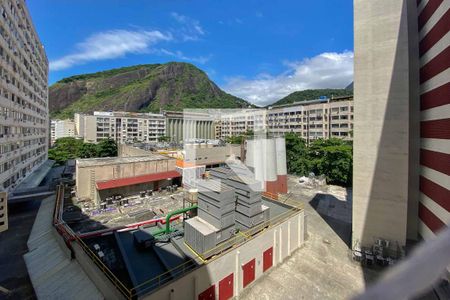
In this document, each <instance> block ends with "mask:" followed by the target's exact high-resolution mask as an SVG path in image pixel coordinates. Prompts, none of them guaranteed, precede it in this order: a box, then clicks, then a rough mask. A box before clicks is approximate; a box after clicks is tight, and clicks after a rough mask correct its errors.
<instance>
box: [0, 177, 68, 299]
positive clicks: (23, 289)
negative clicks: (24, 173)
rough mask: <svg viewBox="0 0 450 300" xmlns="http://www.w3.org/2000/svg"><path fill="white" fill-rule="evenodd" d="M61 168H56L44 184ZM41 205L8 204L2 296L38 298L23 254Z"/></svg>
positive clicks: (1, 238) (0, 256) (1, 237)
mask: <svg viewBox="0 0 450 300" xmlns="http://www.w3.org/2000/svg"><path fill="white" fill-rule="evenodd" d="M61 170H62V169H61V168H59V169H58V168H54V169H52V170H51V171H50V173H49V174H48V175H47V178H48V179H47V178H46V179H45V180H44V184H45V182H46V180H48V181H49V182H50V181H51V178H52V177H58V176H59V172H60V171H61ZM39 206H40V201H30V202H27V203H18V204H16V205H10V206H9V207H8V219H9V229H8V230H7V231H5V232H2V233H0V299H36V296H35V293H34V290H33V286H32V284H31V281H30V278H29V277H28V272H27V267H26V265H25V261H24V259H23V255H24V254H25V253H27V252H28V248H27V240H28V236H29V235H30V231H31V228H32V227H33V223H34V220H35V218H36V214H37V212H38V210H39Z"/></svg>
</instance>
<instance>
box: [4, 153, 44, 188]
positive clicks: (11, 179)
mask: <svg viewBox="0 0 450 300" xmlns="http://www.w3.org/2000/svg"><path fill="white" fill-rule="evenodd" d="M43 152H44V151H40V152H36V153H35V154H33V156H38V155H41V156H40V157H38V158H37V159H36V160H34V161H32V162H31V163H30V164H29V165H27V166H25V167H23V168H21V169H20V171H18V172H16V173H14V174H13V175H12V176H10V177H9V178H8V179H6V180H5V181H3V184H2V185H3V188H4V189H7V188H9V187H14V185H15V183H16V181H17V180H19V178H21V177H25V176H26V175H27V174H29V173H30V172H31V170H32V169H33V168H34V167H36V166H38V165H40V164H42V163H43V162H44V161H45V160H46V155H45V153H43ZM5 169H6V170H5ZM10 169H11V165H10V164H7V163H3V164H0V173H4V172H6V171H8V170H10Z"/></svg>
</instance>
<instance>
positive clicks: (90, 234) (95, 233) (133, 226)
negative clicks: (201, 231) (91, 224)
mask: <svg viewBox="0 0 450 300" xmlns="http://www.w3.org/2000/svg"><path fill="white" fill-rule="evenodd" d="M179 218H180V217H179V216H176V217H173V218H171V219H170V222H173V221H175V220H178V219H179ZM155 223H162V224H165V223H166V218H158V219H151V220H146V221H142V222H138V223H132V224H128V225H124V226H118V227H113V228H107V229H102V230H97V231H91V232H86V233H82V234H79V235H78V237H80V238H87V237H94V236H100V235H103V234H106V233H110V232H112V231H119V232H122V231H129V230H133V229H136V228H138V227H139V226H143V225H150V224H155Z"/></svg>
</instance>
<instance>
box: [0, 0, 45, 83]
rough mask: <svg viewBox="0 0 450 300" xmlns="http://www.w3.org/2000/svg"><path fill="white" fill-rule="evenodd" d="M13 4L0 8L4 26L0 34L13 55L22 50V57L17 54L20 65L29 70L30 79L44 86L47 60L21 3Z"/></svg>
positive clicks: (0, 17) (0, 18)
mask: <svg viewBox="0 0 450 300" xmlns="http://www.w3.org/2000/svg"><path fill="white" fill-rule="evenodd" d="M13 2H14V1H9V5H1V6H0V21H2V23H3V24H4V26H5V27H2V29H0V30H1V31H0V34H1V35H2V37H3V39H4V40H5V42H6V43H7V44H8V46H9V48H10V49H11V51H13V52H14V54H15V55H16V53H17V52H19V51H18V50H19V49H22V52H23V55H22V53H17V56H19V58H20V63H21V64H23V66H24V67H25V68H27V70H28V68H30V70H29V71H30V75H31V77H34V78H35V80H36V81H38V82H40V85H41V86H46V81H47V76H46V74H47V58H46V56H45V52H44V50H43V48H42V46H41V43H40V42H39V41H38V39H37V37H36V34H35V33H34V31H33V27H32V25H31V24H30V20H29V19H28V17H27V14H26V13H25V12H24V8H23V7H22V4H21V1H18V0H16V1H15V2H16V3H15V5H16V6H15V5H14V3H13ZM19 15H20V16H19ZM6 26H7V27H8V29H9V30H8V32H9V33H10V35H11V38H10V36H9V34H8V33H7V31H6ZM13 39H15V41H13ZM17 47H18V48H19V49H17ZM25 54H27V57H28V60H27V59H26V58H25ZM31 66H35V67H36V69H37V72H33V70H32V68H31ZM36 73H37V74H36Z"/></svg>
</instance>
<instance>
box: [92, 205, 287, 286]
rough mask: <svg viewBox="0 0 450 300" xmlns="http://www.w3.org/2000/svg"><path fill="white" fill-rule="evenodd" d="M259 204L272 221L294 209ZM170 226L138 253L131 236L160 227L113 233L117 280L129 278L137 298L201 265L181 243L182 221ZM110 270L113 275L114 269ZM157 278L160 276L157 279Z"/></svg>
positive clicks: (101, 237) (153, 230)
mask: <svg viewBox="0 0 450 300" xmlns="http://www.w3.org/2000/svg"><path fill="white" fill-rule="evenodd" d="M262 204H263V205H265V206H268V207H270V219H271V220H273V219H274V218H276V217H277V216H279V215H281V214H283V213H286V212H288V211H290V210H292V208H293V207H292V206H289V205H287V204H283V203H281V202H277V201H272V200H269V199H266V198H263V200H262ZM160 226H161V225H160ZM171 226H172V228H173V229H176V230H175V232H174V234H173V235H171V237H169V238H167V239H166V240H160V241H158V242H156V243H155V244H154V245H153V246H152V247H150V248H148V249H146V250H140V249H138V248H137V247H136V246H135V244H134V240H133V233H134V232H136V231H137V230H141V231H143V232H144V233H147V234H149V235H152V233H154V232H155V231H156V230H159V229H160V227H159V226H151V227H147V228H141V229H134V230H129V231H122V232H120V231H116V232H115V233H114V237H115V242H116V246H114V248H116V249H118V250H117V251H116V253H115V256H117V257H119V258H120V260H122V261H123V262H124V265H125V266H126V271H127V274H123V273H122V274H116V275H117V276H118V277H119V275H120V276H121V277H122V278H123V277H124V276H125V277H129V278H130V283H129V284H131V286H129V288H136V291H137V293H138V294H139V295H143V294H146V293H148V292H150V291H152V290H153V289H155V288H157V287H158V286H159V284H162V283H166V282H169V281H171V280H173V279H174V278H176V277H178V276H183V274H184V272H185V271H187V270H192V269H195V268H197V267H199V266H200V265H202V264H203V263H204V262H203V261H202V259H199V258H198V254H197V253H195V252H194V251H193V250H191V249H190V248H189V247H188V246H186V244H185V243H184V231H183V223H182V222H181V221H175V222H172V223H171ZM105 238H107V237H105V236H98V237H96V238H89V239H88V240H86V243H87V244H88V245H89V246H90V247H91V248H92V247H93V245H94V244H96V243H99V242H101V240H102V239H105ZM228 241H230V240H228ZM221 245H228V247H231V246H232V244H230V243H227V241H224V242H223V243H221V244H219V245H218V246H221ZM228 247H227V248H228ZM181 265H183V266H184V267H183V271H184V272H181V271H179V270H178V271H177V267H178V266H181ZM112 271H113V272H114V270H112ZM122 271H123V270H122ZM158 276H160V277H159V278H158Z"/></svg>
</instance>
